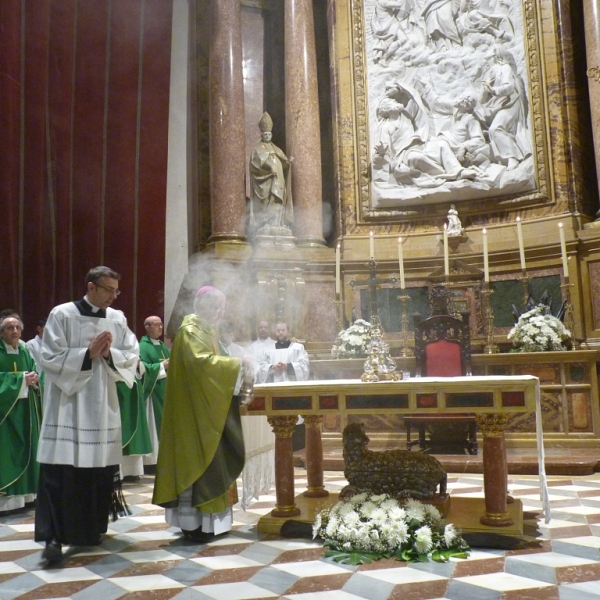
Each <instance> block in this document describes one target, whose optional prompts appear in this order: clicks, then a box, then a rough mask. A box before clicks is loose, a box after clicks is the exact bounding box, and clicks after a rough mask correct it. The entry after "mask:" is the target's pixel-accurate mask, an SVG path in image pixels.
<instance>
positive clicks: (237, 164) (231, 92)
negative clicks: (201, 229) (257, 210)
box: [209, 0, 246, 242]
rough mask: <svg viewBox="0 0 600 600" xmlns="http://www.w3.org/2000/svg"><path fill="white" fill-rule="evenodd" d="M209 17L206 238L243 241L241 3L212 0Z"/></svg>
mask: <svg viewBox="0 0 600 600" xmlns="http://www.w3.org/2000/svg"><path fill="white" fill-rule="evenodd" d="M210 18H211V39H210V58H209V82H210V93H209V142H210V200H211V222H212V236H211V238H210V241H211V242H216V241H220V240H243V239H245V213H246V187H245V172H246V149H245V147H244V140H245V139H246V127H245V122H244V82H243V74H242V28H241V3H240V1H239V0H211V3H210Z"/></svg>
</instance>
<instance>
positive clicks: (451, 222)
mask: <svg viewBox="0 0 600 600" xmlns="http://www.w3.org/2000/svg"><path fill="white" fill-rule="evenodd" d="M447 219H448V229H447V233H448V235H449V236H451V237H454V236H457V235H458V236H460V235H462V234H463V233H464V230H463V226H462V223H461V222H460V219H459V218H458V211H457V210H456V207H455V206H454V204H451V205H450V210H449V211H448V216H447Z"/></svg>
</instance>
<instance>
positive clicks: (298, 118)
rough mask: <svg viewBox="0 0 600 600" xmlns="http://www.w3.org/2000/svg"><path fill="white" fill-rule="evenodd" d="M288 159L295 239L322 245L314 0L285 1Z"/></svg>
mask: <svg viewBox="0 0 600 600" xmlns="http://www.w3.org/2000/svg"><path fill="white" fill-rule="evenodd" d="M284 22H285V108H286V111H285V113H286V138H287V147H286V150H287V152H286V154H287V156H288V157H290V158H293V159H294V162H293V165H292V196H293V202H294V212H295V234H296V238H297V239H298V243H299V244H301V245H322V244H324V243H325V242H324V240H323V215H322V210H323V209H322V195H323V193H322V176H321V127H320V122H319V96H318V87H317V59H316V52H315V32H314V19H313V8H312V1H311V0H285V11H284Z"/></svg>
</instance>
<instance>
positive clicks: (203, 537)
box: [181, 527, 215, 544]
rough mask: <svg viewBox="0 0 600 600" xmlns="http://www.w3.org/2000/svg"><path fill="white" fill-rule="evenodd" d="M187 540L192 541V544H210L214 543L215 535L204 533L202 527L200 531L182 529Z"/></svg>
mask: <svg viewBox="0 0 600 600" xmlns="http://www.w3.org/2000/svg"><path fill="white" fill-rule="evenodd" d="M181 532H182V533H183V535H184V537H185V539H186V540H190V541H191V542H197V543H198V544H207V543H208V542H212V541H213V540H214V539H215V534H214V533H205V532H204V531H202V529H201V528H200V527H198V529H191V530H190V529H182V530H181Z"/></svg>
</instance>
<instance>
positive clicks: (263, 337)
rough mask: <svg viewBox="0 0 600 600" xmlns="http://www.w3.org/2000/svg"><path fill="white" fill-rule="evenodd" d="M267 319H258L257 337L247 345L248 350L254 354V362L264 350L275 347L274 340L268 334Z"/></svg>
mask: <svg viewBox="0 0 600 600" xmlns="http://www.w3.org/2000/svg"><path fill="white" fill-rule="evenodd" d="M269 330H270V326H269V321H264V320H263V321H259V322H258V326H257V327H256V333H257V338H256V340H254V341H253V342H252V343H251V344H250V345H249V346H248V352H249V353H250V354H251V355H252V356H254V360H255V361H256V364H258V360H259V358H260V357H261V356H262V354H263V352H264V351H265V350H272V349H273V348H275V340H274V339H273V338H272V337H270V336H269Z"/></svg>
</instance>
